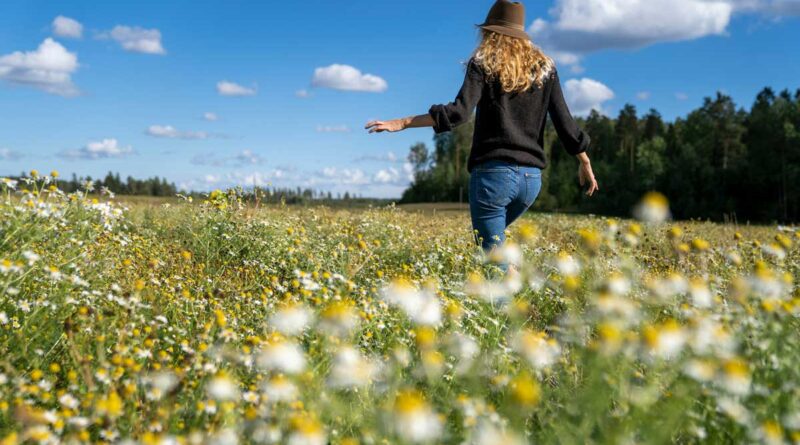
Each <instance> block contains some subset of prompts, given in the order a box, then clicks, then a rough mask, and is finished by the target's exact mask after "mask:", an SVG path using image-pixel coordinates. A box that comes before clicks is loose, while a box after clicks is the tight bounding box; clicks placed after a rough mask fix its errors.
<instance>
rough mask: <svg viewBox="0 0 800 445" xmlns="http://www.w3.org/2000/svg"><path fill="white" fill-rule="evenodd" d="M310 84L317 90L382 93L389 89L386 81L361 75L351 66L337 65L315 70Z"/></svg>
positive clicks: (373, 76)
mask: <svg viewBox="0 0 800 445" xmlns="http://www.w3.org/2000/svg"><path fill="white" fill-rule="evenodd" d="M311 84H312V85H313V86H315V87H318V88H331V89H334V90H343V91H363V92H368V93H382V92H384V91H386V90H387V89H388V88H389V85H388V84H387V83H386V81H385V80H383V79H382V78H380V77H378V76H375V75H373V74H362V73H361V71H359V70H358V69H356V68H354V67H352V66H349V65H338V64H334V65H331V66H328V67H324V68H317V69H316V70H315V71H314V78H313V79H312V80H311Z"/></svg>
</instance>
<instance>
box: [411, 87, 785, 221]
mask: <svg viewBox="0 0 800 445" xmlns="http://www.w3.org/2000/svg"><path fill="white" fill-rule="evenodd" d="M580 125H581V126H582V127H583V128H585V129H586V131H587V132H588V133H589V135H590V136H591V137H592V145H591V148H590V153H589V155H590V157H591V159H592V165H593V167H594V171H595V174H596V176H597V178H598V181H599V182H600V189H601V193H600V194H599V195H596V196H595V197H593V198H586V197H585V196H583V194H582V193H581V190H580V189H579V187H578V186H577V164H576V161H575V160H574V159H573V158H572V157H571V156H569V155H568V154H567V153H566V151H564V149H563V147H562V146H561V143H560V141H558V138H557V136H556V134H555V131H554V130H553V128H552V126H551V125H550V124H548V127H547V132H546V137H545V139H546V144H545V145H546V147H545V150H546V152H547V155H548V159H549V163H550V165H549V167H548V169H547V170H545V172H544V175H543V177H544V185H543V189H542V193H541V195H540V196H539V199H538V201H537V203H536V205H535V209H538V210H543V211H570V212H584V213H595V214H605V215H620V216H627V215H630V210H631V207H632V206H634V205H635V203H636V202H637V201H638V200H639V198H640V197H641V196H642V195H643V194H644V193H646V192H648V191H651V190H658V191H660V192H662V193H664V194H665V195H666V196H667V197H668V198H669V200H670V205H671V209H672V213H673V216H674V217H676V218H679V219H689V218H699V219H713V220H738V221H740V222H745V221H754V222H757V221H758V222H775V221H784V222H786V221H800V190H798V185H800V90H798V91H797V92H795V93H794V95H792V94H791V93H790V92H789V91H783V92H781V93H780V94H775V92H774V91H773V90H771V89H769V88H766V89H764V90H763V91H761V92H760V93H759V94H758V96H757V97H756V100H755V103H754V104H753V106H752V107H751V109H750V111H745V110H744V109H740V108H739V109H737V107H736V104H735V103H734V102H733V100H732V99H731V97H729V96H726V95H724V94H721V93H718V94H717V96H716V97H715V98H706V99H705V100H704V102H703V105H702V106H701V107H700V108H699V109H697V110H695V111H692V112H691V113H689V115H688V116H687V117H685V118H678V119H676V120H675V121H674V122H670V123H667V122H664V120H663V119H662V117H661V115H660V114H659V113H658V111H656V110H652V109H651V110H650V111H649V112H648V113H647V114H645V115H644V116H641V117H640V116H639V115H638V113H637V110H636V108H635V107H634V106H633V105H630V104H629V105H626V106H625V107H623V108H622V110H621V111H620V113H619V115H618V116H617V117H616V118H610V117H607V116H604V115H602V114H600V113H597V112H592V113H591V114H590V115H589V117H588V118H586V119H582V120H580ZM472 131H473V126H472V124H467V125H464V126H462V127H459V128H457V129H456V130H455V131H453V132H452V133H447V134H442V135H437V136H435V138H434V148H433V150H428V148H427V146H426V145H425V144H422V143H420V144H416V145H414V146H413V147H412V148H411V152H410V153H409V157H408V160H409V162H411V163H412V164H413V165H414V167H415V171H416V176H415V181H414V183H413V184H412V185H411V187H410V188H409V189H408V190H406V192H405V193H404V195H403V200H402V201H403V202H432V201H460V200H466V197H467V196H468V195H467V187H468V184H469V174H468V172H467V169H466V162H467V158H468V156H469V150H470V147H471V142H472Z"/></svg>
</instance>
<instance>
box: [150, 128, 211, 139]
mask: <svg viewBox="0 0 800 445" xmlns="http://www.w3.org/2000/svg"><path fill="white" fill-rule="evenodd" d="M145 133H146V134H147V135H149V136H153V137H156V138H168V139H208V138H209V134H208V133H206V132H204V131H180V130H178V129H177V128H175V127H173V126H172V125H151V126H150V127H149V128H148V129H147V131H146V132H145Z"/></svg>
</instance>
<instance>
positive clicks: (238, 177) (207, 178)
mask: <svg viewBox="0 0 800 445" xmlns="http://www.w3.org/2000/svg"><path fill="white" fill-rule="evenodd" d="M286 179H291V180H294V178H291V175H290V172H289V171H288V170H285V169H279V168H276V169H272V170H268V171H255V172H242V171H235V172H229V173H225V174H206V175H203V176H202V177H200V178H197V179H192V180H189V181H184V182H182V183H180V184H179V186H178V188H180V189H181V190H184V191H207V190H210V189H213V188H229V187H270V186H273V185H275V182H283V181H285V180H286Z"/></svg>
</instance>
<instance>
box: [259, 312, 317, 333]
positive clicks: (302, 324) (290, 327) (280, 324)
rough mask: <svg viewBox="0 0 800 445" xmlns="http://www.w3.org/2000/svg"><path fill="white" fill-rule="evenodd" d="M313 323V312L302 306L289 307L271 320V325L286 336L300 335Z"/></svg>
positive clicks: (276, 313)
mask: <svg viewBox="0 0 800 445" xmlns="http://www.w3.org/2000/svg"><path fill="white" fill-rule="evenodd" d="M310 322H311V312H310V311H309V310H308V309H306V308H305V307H304V306H301V305H292V304H290V305H287V306H285V307H282V308H281V309H279V310H278V311H277V312H275V314H273V315H272V317H270V318H269V324H270V325H271V326H273V327H274V328H275V329H277V330H278V332H280V333H282V334H284V335H299V334H302V333H303V331H304V330H305V329H306V327H308V324H309V323H310Z"/></svg>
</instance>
